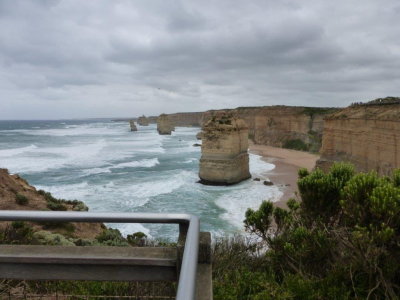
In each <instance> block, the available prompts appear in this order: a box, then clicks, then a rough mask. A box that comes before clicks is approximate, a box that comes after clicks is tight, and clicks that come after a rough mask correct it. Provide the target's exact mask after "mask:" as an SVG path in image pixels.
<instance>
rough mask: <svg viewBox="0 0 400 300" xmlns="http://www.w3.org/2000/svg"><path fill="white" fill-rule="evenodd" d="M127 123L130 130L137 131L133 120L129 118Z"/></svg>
mask: <svg viewBox="0 0 400 300" xmlns="http://www.w3.org/2000/svg"><path fill="white" fill-rule="evenodd" d="M129 125H130V127H131V131H137V127H136V124H135V121H133V120H130V121H129Z"/></svg>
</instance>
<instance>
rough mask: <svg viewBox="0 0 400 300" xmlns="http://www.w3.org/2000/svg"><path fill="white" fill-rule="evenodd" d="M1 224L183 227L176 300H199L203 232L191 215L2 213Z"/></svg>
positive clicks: (196, 219)
mask: <svg viewBox="0 0 400 300" xmlns="http://www.w3.org/2000/svg"><path fill="white" fill-rule="evenodd" d="M0 221H34V222H60V221H62V222H87V223H96V222H105V223H153V224H179V232H180V238H181V237H182V236H186V241H185V247H184V252H183V258H182V264H181V269H180V275H179V280H178V290H177V294H176V299H177V300H191V299H192V300H194V299H195V291H196V270H197V258H198V251H199V231H200V221H199V218H198V217H196V216H193V215H189V214H155V213H96V212H70V211H67V212H56V211H10V210H2V211H1V210H0Z"/></svg>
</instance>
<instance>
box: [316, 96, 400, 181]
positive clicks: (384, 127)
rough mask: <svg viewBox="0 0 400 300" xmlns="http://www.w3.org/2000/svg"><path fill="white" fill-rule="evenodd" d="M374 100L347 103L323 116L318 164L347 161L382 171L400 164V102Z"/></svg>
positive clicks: (323, 165)
mask: <svg viewBox="0 0 400 300" xmlns="http://www.w3.org/2000/svg"><path fill="white" fill-rule="evenodd" d="M373 103H375V102H372V103H371V104H368V105H355V106H350V107H348V108H345V109H343V110H341V111H339V112H337V113H334V114H332V115H330V116H328V117H327V118H326V119H325V123H324V124H325V125H324V133H323V140H322V148H321V159H320V160H319V161H318V162H317V167H320V168H322V169H324V170H326V169H328V168H329V167H330V166H331V165H332V164H333V163H334V162H335V161H347V162H351V163H353V164H354V165H355V166H356V168H357V170H358V171H369V170H376V171H377V172H378V173H380V174H383V175H387V174H389V173H390V172H391V171H392V170H393V169H395V168H400V104H396V103H393V104H392V102H390V103H386V104H378V105H376V104H373ZM378 103H380V102H379V101H378Z"/></svg>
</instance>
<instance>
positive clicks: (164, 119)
mask: <svg viewBox="0 0 400 300" xmlns="http://www.w3.org/2000/svg"><path fill="white" fill-rule="evenodd" d="M174 130H175V127H174V125H173V124H172V122H171V120H170V119H169V117H168V115H166V114H161V115H160V116H159V117H158V119H157V131H158V133H159V134H171V132H172V131H174Z"/></svg>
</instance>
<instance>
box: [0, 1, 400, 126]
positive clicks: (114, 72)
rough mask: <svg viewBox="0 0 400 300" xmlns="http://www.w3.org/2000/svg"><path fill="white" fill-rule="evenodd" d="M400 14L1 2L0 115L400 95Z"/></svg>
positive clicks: (392, 5) (270, 5) (330, 8)
mask: <svg viewBox="0 0 400 300" xmlns="http://www.w3.org/2000/svg"><path fill="white" fill-rule="evenodd" d="M399 14H400V10H399V5H398V4H397V1H395V0H383V1H382V2H379V3H377V2H376V1H372V0H370V1H363V3H362V5H359V3H358V2H357V1H345V0H341V1H335V2H334V3H333V2H332V3H331V2H321V1H317V0H306V1H301V2H300V1H295V0H285V1H272V0H267V1H264V0H256V1H239V0H234V1H231V0H220V1H211V0H205V1H178V0H176V1H164V0H157V1H156V0H152V1H140V0H136V1H130V0H120V1H107V0H99V1H78V0H71V1H53V0H46V1H21V0H16V1H1V0H0V99H1V100H0V101H1V102H2V105H4V106H3V107H7V109H3V110H0V118H14V119H15V118H19V117H21V118H29V110H28V109H27V110H26V111H24V109H23V108H24V107H26V108H30V109H32V107H33V106H35V107H37V109H35V111H38V112H42V113H39V114H38V115H35V118H50V117H52V118H61V117H77V116H79V117H85V116H87V117H92V116H93V117H96V116H117V115H121V116H123V115H125V116H127V115H139V114H143V113H144V114H158V113H161V112H163V111H165V112H175V111H183V110H184V111H196V110H206V109H212V108H225V107H236V106H244V105H274V104H287V105H314V106H334V105H347V104H349V103H350V102H352V101H355V100H368V99H372V98H374V97H382V96H386V95H398V94H399V90H400V84H399V83H400V82H399V78H400V68H399V67H400V51H398V50H399V49H400V40H399V39H398V36H399V35H400V28H399V27H398V26H396V23H397V22H398V21H397V20H398V19H399ZM21 103H25V104H26V105H25V106H24V105H22V104H21ZM49 103H51V105H49ZM77 105H79V106H81V107H82V110H79V109H76V106H77ZM68 107H70V109H69V108H68ZM39 108H42V109H39ZM130 112H131V113H130ZM79 114H80V115H79ZM93 114H94V115H93Z"/></svg>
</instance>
